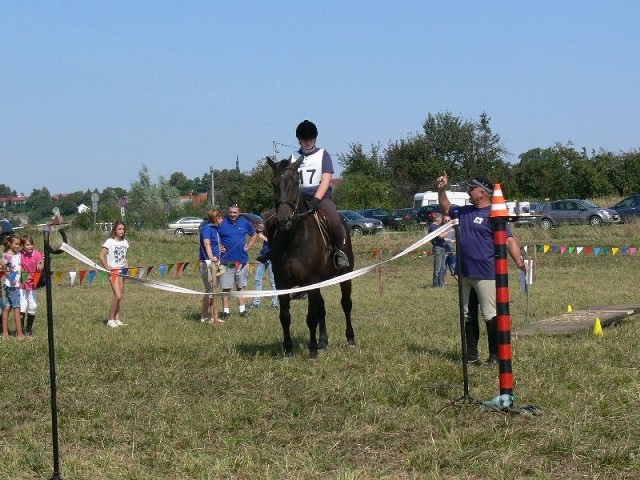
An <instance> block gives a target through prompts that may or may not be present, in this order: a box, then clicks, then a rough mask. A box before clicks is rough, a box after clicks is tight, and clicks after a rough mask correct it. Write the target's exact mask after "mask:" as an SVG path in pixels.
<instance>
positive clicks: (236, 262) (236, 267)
mask: <svg viewBox="0 0 640 480" xmlns="http://www.w3.org/2000/svg"><path fill="white" fill-rule="evenodd" d="M240 265H242V264H241V263H240V262H238V261H235V262H233V266H234V267H235V269H236V272H237V271H238V270H240Z"/></svg>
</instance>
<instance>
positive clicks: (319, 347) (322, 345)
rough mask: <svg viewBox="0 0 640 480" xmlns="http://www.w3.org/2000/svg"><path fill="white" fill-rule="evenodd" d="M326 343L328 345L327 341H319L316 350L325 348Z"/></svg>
mask: <svg viewBox="0 0 640 480" xmlns="http://www.w3.org/2000/svg"><path fill="white" fill-rule="evenodd" d="M328 345H329V344H328V343H324V342H319V343H318V350H324V349H325V348H327V346H328Z"/></svg>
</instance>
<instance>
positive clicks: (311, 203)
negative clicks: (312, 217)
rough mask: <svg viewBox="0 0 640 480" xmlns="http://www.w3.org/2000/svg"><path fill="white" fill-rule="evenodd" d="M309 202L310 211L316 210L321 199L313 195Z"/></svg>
mask: <svg viewBox="0 0 640 480" xmlns="http://www.w3.org/2000/svg"><path fill="white" fill-rule="evenodd" d="M308 204H309V211H310V212H315V211H316V210H318V206H319V205H320V200H319V199H318V198H316V197H312V198H311V200H309V202H308Z"/></svg>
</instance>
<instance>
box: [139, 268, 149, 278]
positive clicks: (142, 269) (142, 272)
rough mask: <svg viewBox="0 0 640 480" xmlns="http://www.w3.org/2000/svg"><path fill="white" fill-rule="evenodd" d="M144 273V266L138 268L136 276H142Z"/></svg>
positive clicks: (145, 271) (145, 270)
mask: <svg viewBox="0 0 640 480" xmlns="http://www.w3.org/2000/svg"><path fill="white" fill-rule="evenodd" d="M146 273H147V269H146V268H145V267H140V268H138V278H142V277H144V275H145V274H146Z"/></svg>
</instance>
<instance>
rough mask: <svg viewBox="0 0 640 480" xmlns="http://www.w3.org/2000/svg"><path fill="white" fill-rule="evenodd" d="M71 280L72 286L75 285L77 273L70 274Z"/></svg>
mask: <svg viewBox="0 0 640 480" xmlns="http://www.w3.org/2000/svg"><path fill="white" fill-rule="evenodd" d="M69 280H71V285H73V284H74V283H75V281H76V272H69Z"/></svg>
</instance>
